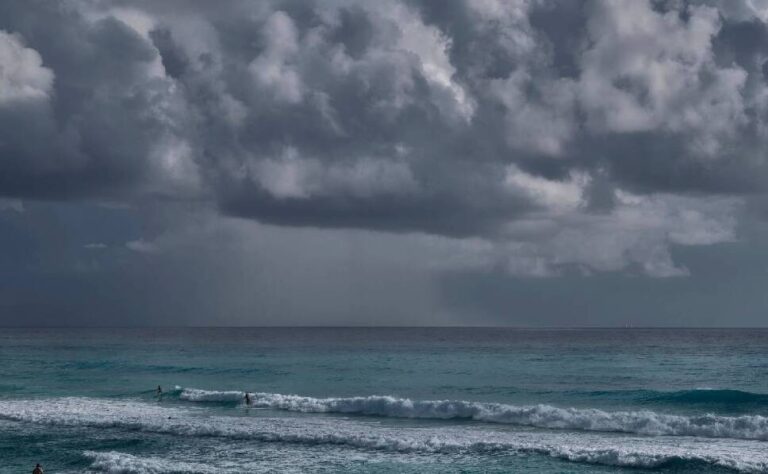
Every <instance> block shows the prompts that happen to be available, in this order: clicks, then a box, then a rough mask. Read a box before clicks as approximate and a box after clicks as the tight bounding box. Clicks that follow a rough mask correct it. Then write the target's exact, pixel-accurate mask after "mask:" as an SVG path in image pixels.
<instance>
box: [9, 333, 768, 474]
mask: <svg viewBox="0 0 768 474" xmlns="http://www.w3.org/2000/svg"><path fill="white" fill-rule="evenodd" d="M157 385H161V386H162V387H163V390H164V394H163V396H162V397H161V398H160V399H158V397H156V396H155V393H154V391H155V388H156V387H157ZM246 391H247V392H249V397H250V398H251V399H252V402H253V403H252V405H251V406H247V405H246V404H245V403H244V401H243V396H244V392H246ZM767 441H768V331H766V330H754V329H749V330H721V329H706V330H682V329H681V330H669V329H663V330H662V329H655V330H644V329H621V330H614V329H590V330H569V329H561V330H521V329H495V328H488V329H459V328H451V329H446V328H443V329H430V328H425V329H352V328H346V329H345V328H327V329H317V328H290V329H289V328H284V329H277V328H273V329H263V328H248V329H241V328H238V329H0V472H2V473H6V472H7V473H16V472H31V470H32V467H34V464H35V463H36V462H39V463H41V464H42V465H43V467H44V468H45V469H46V473H60V472H61V473H72V472H94V473H95V472H119V473H164V474H165V473H176V472H179V473H181V472H184V473H193V472H194V473H198V472H199V473H217V472H226V473H240V472H350V473H351V472H413V473H417V472H419V473H420V472H441V473H442V472H466V473H471V472H676V473H677V472H691V473H699V472H768V442H767Z"/></svg>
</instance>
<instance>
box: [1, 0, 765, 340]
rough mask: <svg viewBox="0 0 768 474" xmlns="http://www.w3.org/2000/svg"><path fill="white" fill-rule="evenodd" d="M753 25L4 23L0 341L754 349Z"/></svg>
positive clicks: (63, 12) (694, 19) (738, 21)
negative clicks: (406, 338) (562, 340)
mask: <svg viewBox="0 0 768 474" xmlns="http://www.w3.org/2000/svg"><path fill="white" fill-rule="evenodd" d="M767 22H768V4H765V3H764V2H761V1H751V2H746V1H744V2H736V1H715V0H712V1H690V2H679V1H671V0H670V1H647V2H646V1H639V0H638V1H634V0H632V1H584V2H572V1H549V0H530V1H523V0H520V1H512V2H506V1H503V2H502V1H494V0H466V1H458V0H457V1H447V2H445V1H430V0H423V1H416V0H413V1H409V0H402V1H387V2H352V1H326V2H315V1H270V2H250V1H231V2H225V3H221V2H216V3H213V2H204V1H200V2H198V1H192V2H190V1H183V2H182V1H178V2H177V1H164V2H153V1H146V2H144V1H134V2H128V1H79V2H76V1H62V2H45V1H27V0H25V1H22V0H10V1H5V2H2V3H0V325H144V324H150V325H154V324H158V325H186V324H193V325H230V324H234V325H292V324H298V325H358V324H360V325H411V324H413V325H463V324H468V325H526V326H528V325H532V326H536V325H555V326H582V325H586V326H613V325H619V326H624V325H627V324H632V325H636V326H641V325H650V326H655V325H662V326H670V325H671V326H688V325H692V326H730V325H736V326H739V325H747V326H756V325H763V324H764V320H765V318H764V314H765V311H766V309H768V298H766V296H765V289H764V281H765V278H766V276H768V244H766V241H767V240H766V237H768V228H767V227H766V223H765V222H766V221H765V219H766V215H768V201H767V200H766V197H765V195H766V191H767V190H768V163H766V154H765V150H766V149H768V148H767V147H766V145H768V83H767V82H766V81H767V77H768V46H766V45H768V23H767Z"/></svg>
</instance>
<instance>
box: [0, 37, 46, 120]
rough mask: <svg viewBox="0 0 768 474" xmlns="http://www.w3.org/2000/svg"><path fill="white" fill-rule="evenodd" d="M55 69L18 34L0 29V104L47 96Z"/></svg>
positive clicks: (39, 98)
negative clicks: (44, 62) (27, 45)
mask: <svg viewBox="0 0 768 474" xmlns="http://www.w3.org/2000/svg"><path fill="white" fill-rule="evenodd" d="M53 78H54V74H53V71H51V70H50V69H48V68H47V67H45V66H43V60H42V58H41V57H40V54H38V52H37V51H35V50H34V49H31V48H27V47H25V46H24V43H23V41H22V39H21V37H19V36H18V35H14V34H10V33H7V32H5V31H2V30H0V106H2V105H3V104H7V103H10V102H14V101H23V100H41V99H47V98H48V97H49V95H50V93H51V89H52V87H53Z"/></svg>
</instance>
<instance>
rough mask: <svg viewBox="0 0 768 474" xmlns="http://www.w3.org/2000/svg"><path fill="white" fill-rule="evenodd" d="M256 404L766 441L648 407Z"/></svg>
mask: <svg viewBox="0 0 768 474" xmlns="http://www.w3.org/2000/svg"><path fill="white" fill-rule="evenodd" d="M244 395H245V393H244V392H234V391H225V392H217V391H207V390H199V389H180V391H179V394H178V396H179V398H180V399H181V400H186V401H193V402H230V403H239V402H242V400H243V398H244ZM250 396H251V400H252V405H253V406H254V407H256V408H269V409H273V410H287V411H294V412H303V413H340V414H353V415H369V416H382V417H393V418H418V419H442V420H449V419H464V420H472V421H481V422H488V423H501V424H510V425H518V426H531V427H536V428H548V429H562V430H580V431H605V432H617V433H634V434H642V435H652V436H698V437H706V438H735V439H757V440H768V417H765V416H760V415H743V416H721V415H714V414H707V415H698V416H684V415H672V414H665V413H656V412H653V411H650V410H639V411H616V412H610V411H603V410H599V409H594V408H586V409H585V408H559V407H554V406H550V405H530V406H517V405H507V404H502V403H481V402H470V401H462V400H458V401H452V400H410V399H407V398H396V397H390V396H378V395H375V396H367V397H348V398H312V397H302V396H298V395H283V394H276V393H253V394H250Z"/></svg>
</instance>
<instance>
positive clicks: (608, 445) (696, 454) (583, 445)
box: [0, 398, 768, 473]
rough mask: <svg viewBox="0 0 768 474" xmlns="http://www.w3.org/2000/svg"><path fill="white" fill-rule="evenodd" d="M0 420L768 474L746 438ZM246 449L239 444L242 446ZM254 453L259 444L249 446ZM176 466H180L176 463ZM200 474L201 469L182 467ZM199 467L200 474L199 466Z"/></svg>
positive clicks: (765, 457)
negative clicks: (672, 437)
mask: <svg viewBox="0 0 768 474" xmlns="http://www.w3.org/2000/svg"><path fill="white" fill-rule="evenodd" d="M0 417H1V418H4V419H7V420H13V421H18V422H22V423H27V424H28V423H35V424H44V425H49V426H64V427H82V428H88V429H118V430H127V431H138V432H146V433H156V434H164V435H172V436H185V437H222V438H228V439H237V440H241V441H249V440H250V441H258V442H269V443H292V444H303V445H310V446H318V445H320V446H322V445H330V446H338V447H341V448H344V447H347V448H349V447H351V448H355V449H364V450H375V451H381V452H388V453H424V454H428V455H438V456H439V455H442V454H458V455H463V454H466V455H472V456H482V455H485V454H501V455H503V454H537V455H545V456H549V457H553V458H557V459H562V460H567V461H573V462H581V463H590V464H601V465H608V466H625V467H645V468H655V467H664V466H679V465H680V464H681V463H683V464H685V465H690V464H691V463H693V464H701V465H708V466H718V467H723V468H729V469H734V470H739V471H744V472H764V471H765V470H768V453H767V452H766V451H765V449H764V446H765V445H764V444H763V443H762V442H758V441H749V440H718V439H713V440H710V441H708V442H706V443H702V442H701V440H697V439H695V438H690V437H681V438H675V440H674V441H672V440H670V439H669V438H655V437H642V436H628V435H622V436H605V435H600V434H596V433H574V432H570V433H569V432H561V431H530V430H523V431H510V430H495V429H494V430H489V429H482V428H481V427H478V426H476V425H463V426H446V427H418V428H416V427H410V428H409V427H393V426H387V425H382V424H380V423H373V422H369V421H355V420H344V419H330V418H307V417H301V418H287V417H278V418H267V417H238V418H233V417H231V416H209V415H205V410H201V409H194V408H186V409H184V408H172V407H166V406H162V405H158V404H148V403H142V402H138V401H118V400H110V401H106V400H100V399H88V398H57V399H49V400H4V401H0ZM242 446H245V445H242V444H241V447H242ZM254 449H258V447H254ZM86 456H88V457H90V458H91V459H92V460H93V464H94V467H93V468H94V469H101V470H102V471H104V472H123V473H132V472H135V473H154V472H168V471H163V470H162V469H163V466H164V464H163V460H159V459H154V458H138V457H136V456H134V455H127V454H122V453H115V452H106V453H93V452H89V453H86ZM177 467H178V466H177ZM181 467H183V468H184V469H183V470H186V471H187V472H205V469H204V468H205V466H204V465H200V466H195V465H190V466H181ZM197 467H200V470H199V471H198V470H197V469H196V468H197Z"/></svg>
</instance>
